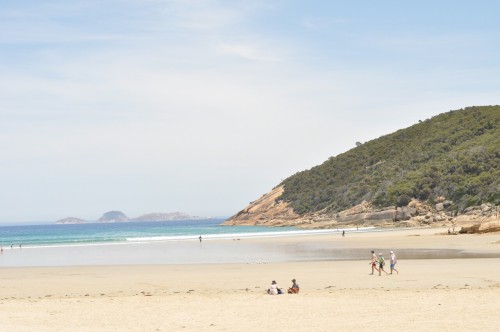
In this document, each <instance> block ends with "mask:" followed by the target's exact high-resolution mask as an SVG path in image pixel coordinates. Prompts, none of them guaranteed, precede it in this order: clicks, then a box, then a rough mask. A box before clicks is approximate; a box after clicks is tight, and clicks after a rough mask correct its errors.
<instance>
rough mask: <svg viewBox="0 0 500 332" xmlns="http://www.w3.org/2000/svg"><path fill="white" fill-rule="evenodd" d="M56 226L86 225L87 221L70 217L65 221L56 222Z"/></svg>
mask: <svg viewBox="0 0 500 332" xmlns="http://www.w3.org/2000/svg"><path fill="white" fill-rule="evenodd" d="M55 223H56V224H63V225H68V224H85V223H87V221H85V220H83V219H80V218H74V217H68V218H64V219H59V220H58V221H56V222H55Z"/></svg>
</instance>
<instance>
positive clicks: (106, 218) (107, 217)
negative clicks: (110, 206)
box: [97, 211, 129, 222]
mask: <svg viewBox="0 0 500 332" xmlns="http://www.w3.org/2000/svg"><path fill="white" fill-rule="evenodd" d="M97 221H98V222H124V221H129V218H128V217H127V216H126V215H125V214H124V213H123V212H121V211H109V212H106V213H104V214H103V215H102V216H101V218H99V220H97Z"/></svg>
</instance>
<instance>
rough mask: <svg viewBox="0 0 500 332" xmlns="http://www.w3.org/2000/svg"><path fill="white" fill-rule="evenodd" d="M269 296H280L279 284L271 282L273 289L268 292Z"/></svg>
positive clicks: (270, 288)
mask: <svg viewBox="0 0 500 332" xmlns="http://www.w3.org/2000/svg"><path fill="white" fill-rule="evenodd" d="M267 294H269V295H278V284H277V283H276V281H274V280H273V281H272V282H271V287H269V289H268V290H267Z"/></svg>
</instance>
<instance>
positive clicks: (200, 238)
mask: <svg viewBox="0 0 500 332" xmlns="http://www.w3.org/2000/svg"><path fill="white" fill-rule="evenodd" d="M198 239H199V240H200V243H201V235H200V237H199V238H198Z"/></svg>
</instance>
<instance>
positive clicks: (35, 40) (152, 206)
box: [0, 0, 500, 222]
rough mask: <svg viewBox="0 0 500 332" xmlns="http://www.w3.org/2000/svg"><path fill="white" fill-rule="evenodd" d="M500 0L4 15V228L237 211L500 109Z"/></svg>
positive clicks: (227, 4) (160, 6)
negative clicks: (349, 157) (403, 138)
mask: <svg viewBox="0 0 500 332" xmlns="http://www.w3.org/2000/svg"><path fill="white" fill-rule="evenodd" d="M499 12H500V4H499V3H498V2H497V1H474V2H472V1H438V2H437V1H419V2H406V4H402V3H401V2H400V1H399V2H398V1H378V2H375V1H356V2H354V1H284V0H283V1H273V0H267V1H258V0H257V1H215V0H214V1H210V0H206V1H204V0H184V1H180V0H121V1H119V0H114V1H112V0H101V1H92V0H86V1H53V0H47V1H24V0H16V1H5V0H4V1H1V2H0V151H2V153H1V154H0V183H1V186H2V189H1V190H0V202H1V204H0V222H18V221H39V220H46V221H52V220H57V219H60V218H64V217H69V216H74V217H80V218H84V219H89V220H94V219H97V218H99V216H100V215H101V214H102V213H104V212H106V211H109V210H121V211H123V212H124V213H125V214H127V215H128V216H131V217H133V216H138V215H141V214H143V213H149V212H173V211H183V212H187V213H190V214H193V215H204V216H206V215H212V216H214V215H215V216H229V215H232V214H234V213H236V212H237V211H238V210H240V209H242V208H244V207H245V206H246V205H247V204H248V202H249V201H252V200H254V199H256V198H258V197H260V196H261V195H262V194H264V193H266V192H268V191H269V190H270V189H272V187H274V186H275V185H277V184H278V183H279V182H280V181H281V180H282V179H284V178H286V177H288V176H290V175H292V174H294V173H296V172H298V171H301V170H304V169H307V168H310V167H312V166H314V165H317V164H319V163H321V162H323V161H324V160H326V159H328V158H329V157H330V156H334V155H337V154H339V153H342V152H344V151H347V150H348V149H351V148H353V147H354V146H355V143H356V142H357V141H361V142H364V141H367V140H371V139H374V138H377V137H379V136H381V135H384V134H387V133H390V132H393V131H395V130H397V129H400V128H403V127H407V126H410V125H412V124H414V123H416V122H418V120H421V119H426V118H429V117H432V116H434V115H437V114H439V113H443V112H446V111H449V110H453V109H459V108H462V107H466V106H471V105H492V104H498V103H499V97H500V57H499V56H498V54H500V47H499V45H500V42H499V41H500V21H499V20H498V19H497V14H498V13H499Z"/></svg>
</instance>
